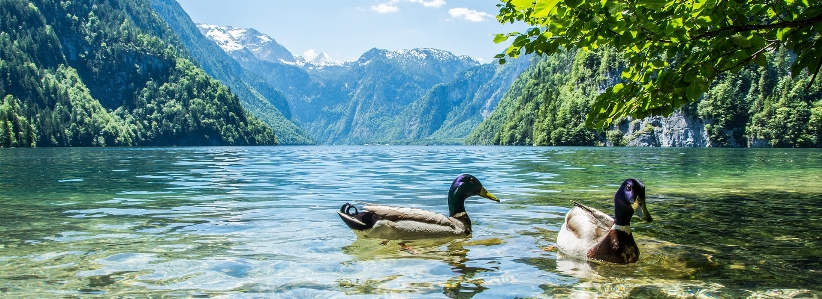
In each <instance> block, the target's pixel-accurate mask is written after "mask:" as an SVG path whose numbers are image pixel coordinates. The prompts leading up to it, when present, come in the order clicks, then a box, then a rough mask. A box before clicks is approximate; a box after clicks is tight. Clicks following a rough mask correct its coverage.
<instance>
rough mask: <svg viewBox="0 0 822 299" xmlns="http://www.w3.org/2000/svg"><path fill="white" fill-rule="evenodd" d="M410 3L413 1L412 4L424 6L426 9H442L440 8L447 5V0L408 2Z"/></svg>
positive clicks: (415, 0)
mask: <svg viewBox="0 0 822 299" xmlns="http://www.w3.org/2000/svg"><path fill="white" fill-rule="evenodd" d="M408 1H411V2H412V3H419V4H422V6H425V7H440V6H443V5H445V0H427V1H426V0H408Z"/></svg>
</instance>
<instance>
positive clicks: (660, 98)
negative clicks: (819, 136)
mask: <svg viewBox="0 0 822 299" xmlns="http://www.w3.org/2000/svg"><path fill="white" fill-rule="evenodd" d="M497 6H498V7H499V8H500V11H499V15H498V16H497V19H498V20H499V21H500V22H501V23H508V22H510V23H514V22H524V23H526V24H529V25H531V26H533V27H531V28H530V29H528V30H527V31H526V32H524V33H520V32H511V33H508V34H498V35H496V36H495V38H494V41H495V42H497V43H501V42H505V41H507V40H509V39H510V38H513V42H512V43H511V45H510V46H509V47H508V49H507V51H506V52H505V53H504V54H500V55H498V56H497V58H500V62H501V63H505V58H506V57H517V56H519V55H521V54H523V53H524V54H531V53H537V54H548V55H550V54H554V53H557V52H559V51H563V49H570V48H581V49H597V48H600V47H604V46H610V47H614V48H615V49H616V50H617V51H618V52H620V53H622V54H623V55H624V57H625V59H626V60H627V65H626V67H625V68H624V70H623V71H622V73H621V79H622V82H621V83H618V84H615V85H614V86H612V87H609V88H608V89H607V90H606V91H605V92H604V93H602V94H600V95H599V96H598V97H597V98H596V100H595V101H594V104H593V106H592V107H591V110H590V111H589V113H588V116H587V119H586V123H587V124H588V125H589V126H593V127H597V128H604V127H607V126H609V125H610V124H611V123H612V122H613V121H614V120H616V119H618V118H619V117H622V116H628V115H630V116H633V117H636V118H643V117H645V116H649V115H669V114H671V113H672V112H673V111H674V110H675V109H676V108H679V107H680V106H682V105H684V104H686V103H689V102H695V101H697V100H698V99H700V97H701V96H702V94H703V93H704V92H706V91H708V89H709V87H710V84H711V82H713V81H714V79H716V78H717V77H718V76H719V75H721V74H723V73H726V72H730V73H736V72H738V71H740V70H741V69H742V68H743V67H745V66H746V65H750V64H758V65H759V66H766V65H767V61H766V58H765V55H766V54H767V53H772V52H775V51H777V50H780V49H784V50H788V51H791V52H792V53H795V55H796V59H795V60H793V62H792V64H791V66H790V69H791V73H792V74H793V75H798V74H800V73H801V72H803V71H808V72H809V73H810V78H811V79H810V81H809V83H808V85H809V86H810V84H811V83H812V82H813V81H814V80H816V75H817V74H818V73H819V70H820V67H822V40H820V31H821V30H822V1H820V0H802V1H795V0H782V1H766V2H757V3H752V2H748V1H741V0H731V1H720V0H695V1H686V2H679V1H663V0H627V1H594V0H568V1H559V0H505V1H503V3H501V4H498V5H497Z"/></svg>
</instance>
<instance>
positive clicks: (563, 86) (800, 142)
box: [466, 49, 822, 147]
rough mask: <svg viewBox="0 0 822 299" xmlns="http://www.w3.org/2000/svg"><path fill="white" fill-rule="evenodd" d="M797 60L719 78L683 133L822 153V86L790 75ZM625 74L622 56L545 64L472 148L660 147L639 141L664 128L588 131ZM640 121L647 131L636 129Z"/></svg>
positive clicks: (565, 57) (690, 113)
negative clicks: (595, 110)
mask: <svg viewBox="0 0 822 299" xmlns="http://www.w3.org/2000/svg"><path fill="white" fill-rule="evenodd" d="M792 59H794V57H793V56H792V55H791V54H790V53H785V52H778V53H770V54H769V55H768V63H767V65H766V66H748V67H746V68H745V69H743V70H742V71H741V72H740V73H738V74H732V75H723V76H720V77H719V78H717V79H716V80H715V81H714V82H712V83H711V88H710V90H709V91H708V92H707V93H705V94H704V95H703V96H702V98H701V99H700V101H698V102H697V103H694V104H690V105H687V106H685V107H684V108H683V109H681V111H680V113H679V115H680V116H681V115H684V116H685V117H688V118H693V119H696V121H697V122H699V126H693V127H692V128H684V129H685V130H688V129H690V130H704V131H702V132H695V133H696V134H704V135H705V136H706V137H707V142H706V143H705V146H728V147H746V146H752V147H821V146H822V83H820V81H819V80H816V81H815V82H814V83H813V84H810V76H809V75H808V73H807V72H806V71H803V72H801V73H799V74H790V72H789V70H790V67H789V66H790V62H791V61H792ZM623 67H624V64H623V63H622V62H621V58H620V55H619V53H615V52H614V51H612V50H609V49H601V50H598V51H595V52H589V51H580V50H572V51H565V52H562V53H560V54H556V55H553V56H550V57H538V58H536V59H535V62H534V63H533V64H532V66H531V67H530V68H529V69H528V70H526V71H525V72H523V73H522V74H521V76H520V77H519V78H518V79H517V81H515V82H514V84H513V85H512V87H511V89H510V90H509V91H508V93H507V94H506V95H505V96H504V97H503V99H502V100H501V101H500V104H499V105H498V107H497V109H496V110H495V111H494V113H492V114H491V116H490V117H489V118H488V119H486V120H485V121H484V122H483V123H481V124H480V125H479V126H478V127H477V128H476V129H475V130H474V131H473V132H472V133H471V134H470V135H469V136H468V137H467V138H466V143H467V144H499V145H604V144H608V145H626V144H636V145H654V144H653V143H650V144H643V143H642V142H639V143H637V142H636V140H638V139H639V138H647V137H648V135H654V134H657V135H661V134H663V133H665V134H671V132H667V133H666V132H660V131H661V130H663V128H662V126H661V125H660V124H659V123H660V122H659V121H647V120H632V119H627V118H624V119H621V120H619V121H617V122H616V124H615V125H614V126H612V127H611V128H610V129H608V130H607V131H606V132H597V131H594V130H591V129H588V128H586V127H585V126H584V121H585V115H586V114H587V113H588V110H589V109H590V106H591V103H592V101H593V99H594V97H596V95H597V94H599V93H600V92H602V91H603V90H605V88H607V87H608V86H611V85H613V84H615V83H616V82H618V80H619V74H620V73H621V70H622V68H623ZM640 122H642V123H644V124H645V125H644V126H641V127H640V126H636V125H635V124H637V123H640ZM663 122H664V120H663ZM629 124H632V125H629ZM651 137H655V136H651ZM656 138H659V136H656ZM674 146H677V144H674ZM680 146H681V145H680Z"/></svg>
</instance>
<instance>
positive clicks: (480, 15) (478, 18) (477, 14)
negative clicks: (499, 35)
mask: <svg viewBox="0 0 822 299" xmlns="http://www.w3.org/2000/svg"><path fill="white" fill-rule="evenodd" d="M448 14H450V15H451V17H454V18H460V19H464V20H467V21H471V22H482V21H485V18H491V17H492V16H491V15H490V14H488V13H487V12H482V11H476V10H473V9H467V8H465V7H457V8H452V9H449V10H448Z"/></svg>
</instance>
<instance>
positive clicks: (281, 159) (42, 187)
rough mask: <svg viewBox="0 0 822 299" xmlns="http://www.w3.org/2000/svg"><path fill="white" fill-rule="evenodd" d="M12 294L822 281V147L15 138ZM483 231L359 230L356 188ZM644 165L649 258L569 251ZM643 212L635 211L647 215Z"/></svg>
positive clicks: (291, 293) (4, 244)
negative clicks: (564, 238) (66, 143)
mask: <svg viewBox="0 0 822 299" xmlns="http://www.w3.org/2000/svg"><path fill="white" fill-rule="evenodd" d="M0 166H2V170H0V224H1V225H0V297H110V296H125V297H143V296H153V297H162V296H166V297H231V298H243V297H249V298H258V297H266V298H269V297H284V298H300V297H312V298H313V297H322V298H327V297H343V296H347V295H355V296H358V297H378V298H382V297H387V296H393V297H422V298H436V297H453V298H471V297H473V298H512V297H571V298H588V297H613V298H619V297H631V298H643V297H644V298H666V297H670V298H744V297H751V298H818V297H820V296H822V287H820V285H822V273H820V271H822V234H820V231H822V224H821V223H820V219H822V207H820V204H822V180H820V176H822V151H820V150H793V149H791V150H785V149H671V148H668V149H659V148H552V147H544V148H543V147H433V146H432V147H423V146H420V147H390V146H381V147H373V146H372V147H228V148H225V147H220V148H217V147H214V148H211V147H196V148H102V149H100V148H58V149H51V148H41V149H40V148H38V149H2V150H0ZM460 173H471V174H474V175H476V176H477V177H478V178H479V179H480V180H481V181H482V182H483V184H484V185H485V187H486V188H487V189H488V190H489V191H490V192H492V193H494V194H495V195H497V197H499V198H500V199H502V202H501V203H495V202H492V201H489V200H486V199H482V198H472V199H469V200H468V202H467V204H466V206H467V210H468V213H469V214H470V215H471V219H472V220H474V235H473V236H472V237H471V238H469V239H457V240H435V241H417V242H409V243H408V245H410V246H411V247H413V250H414V251H415V252H412V251H411V250H403V249H402V247H400V245H398V244H397V242H389V243H388V244H386V245H381V244H380V242H379V241H378V240H357V239H356V236H355V235H354V234H353V233H352V232H351V231H349V230H348V229H347V228H346V227H345V225H344V224H343V223H342V222H341V221H340V219H339V217H338V216H337V214H336V211H337V210H338V209H339V206H340V205H342V204H343V203H345V202H374V203H381V204H391V205H401V206H413V207H420V208H425V209H430V210H434V211H439V212H442V213H445V212H447V205H446V203H445V195H446V193H447V190H448V186H449V184H450V182H451V181H452V180H453V179H454V177H456V176H457V175H458V174H460ZM628 177H636V178H639V179H641V180H642V181H643V182H644V183H645V185H646V186H647V190H648V194H649V198H648V209H649V211H650V212H651V214H652V215H653V216H654V222H653V223H647V224H646V223H638V221H635V225H634V226H633V228H634V235H635V238H637V241H638V243H639V245H640V250H641V257H640V262H639V263H637V264H634V265H607V264H594V263H586V262H579V261H575V260H569V259H566V258H564V257H558V254H557V252H556V251H546V250H544V249H546V248H548V247H550V246H551V245H553V243H554V240H555V238H556V233H557V231H558V229H559V227H560V226H561V224H562V221H563V218H564V214H565V212H567V211H568V208H569V206H570V205H571V204H570V200H577V201H580V202H582V203H585V204H588V205H590V206H593V207H597V208H600V209H603V210H605V211H607V212H609V213H610V212H612V211H611V210H609V209H611V208H612V207H611V203H612V201H611V199H612V197H613V193H614V192H615V191H616V188H617V187H618V185H619V183H621V181H622V180H624V179H625V178H628ZM635 219H636V218H635Z"/></svg>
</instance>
